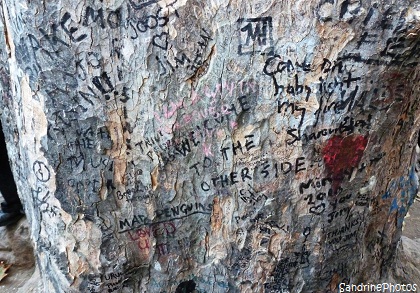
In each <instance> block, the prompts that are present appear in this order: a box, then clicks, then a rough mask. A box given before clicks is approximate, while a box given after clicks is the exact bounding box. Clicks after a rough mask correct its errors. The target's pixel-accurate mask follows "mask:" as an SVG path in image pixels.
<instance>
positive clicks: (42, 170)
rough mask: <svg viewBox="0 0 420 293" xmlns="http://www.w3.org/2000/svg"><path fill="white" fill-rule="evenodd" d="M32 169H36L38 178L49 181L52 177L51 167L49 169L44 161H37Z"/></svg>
mask: <svg viewBox="0 0 420 293" xmlns="http://www.w3.org/2000/svg"><path fill="white" fill-rule="evenodd" d="M32 170H33V171H34V173H35V176H36V178H37V179H38V180H39V181H41V182H47V181H48V180H50V178H51V172H50V169H48V167H47V165H45V163H43V162H40V161H35V163H34V164H33V166H32Z"/></svg>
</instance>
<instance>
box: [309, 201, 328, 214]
mask: <svg viewBox="0 0 420 293" xmlns="http://www.w3.org/2000/svg"><path fill="white" fill-rule="evenodd" d="M324 211H325V204H324V203H321V204H319V205H317V206H313V207H311V208H310V209H309V212H310V213H312V214H315V215H318V216H319V215H321V214H322V213H323V212H324Z"/></svg>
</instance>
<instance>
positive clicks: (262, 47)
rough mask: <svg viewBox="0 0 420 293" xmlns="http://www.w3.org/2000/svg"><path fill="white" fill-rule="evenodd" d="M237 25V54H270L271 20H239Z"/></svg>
mask: <svg viewBox="0 0 420 293" xmlns="http://www.w3.org/2000/svg"><path fill="white" fill-rule="evenodd" d="M237 23H238V33H239V35H238V40H239V46H238V54H239V55H246V54H251V55H252V54H255V53H262V54H272V53H273V24H272V18H271V17H270V16H269V17H257V18H240V19H238V21H237Z"/></svg>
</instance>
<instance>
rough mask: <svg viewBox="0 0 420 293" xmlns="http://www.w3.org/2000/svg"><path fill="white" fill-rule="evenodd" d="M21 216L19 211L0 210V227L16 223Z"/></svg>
mask: <svg viewBox="0 0 420 293" xmlns="http://www.w3.org/2000/svg"><path fill="white" fill-rule="evenodd" d="M22 217H23V214H22V213H21V212H14V213H5V212H2V211H0V227H2V226H8V225H12V224H14V223H16V222H17V221H19V220H20V219H21V218H22Z"/></svg>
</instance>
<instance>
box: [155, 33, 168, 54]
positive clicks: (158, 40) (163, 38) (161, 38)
mask: <svg viewBox="0 0 420 293" xmlns="http://www.w3.org/2000/svg"><path fill="white" fill-rule="evenodd" d="M152 44H153V45H154V46H156V47H159V48H161V49H162V50H166V49H167V48H168V33H165V32H163V33H161V34H159V35H155V36H153V40H152Z"/></svg>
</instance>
